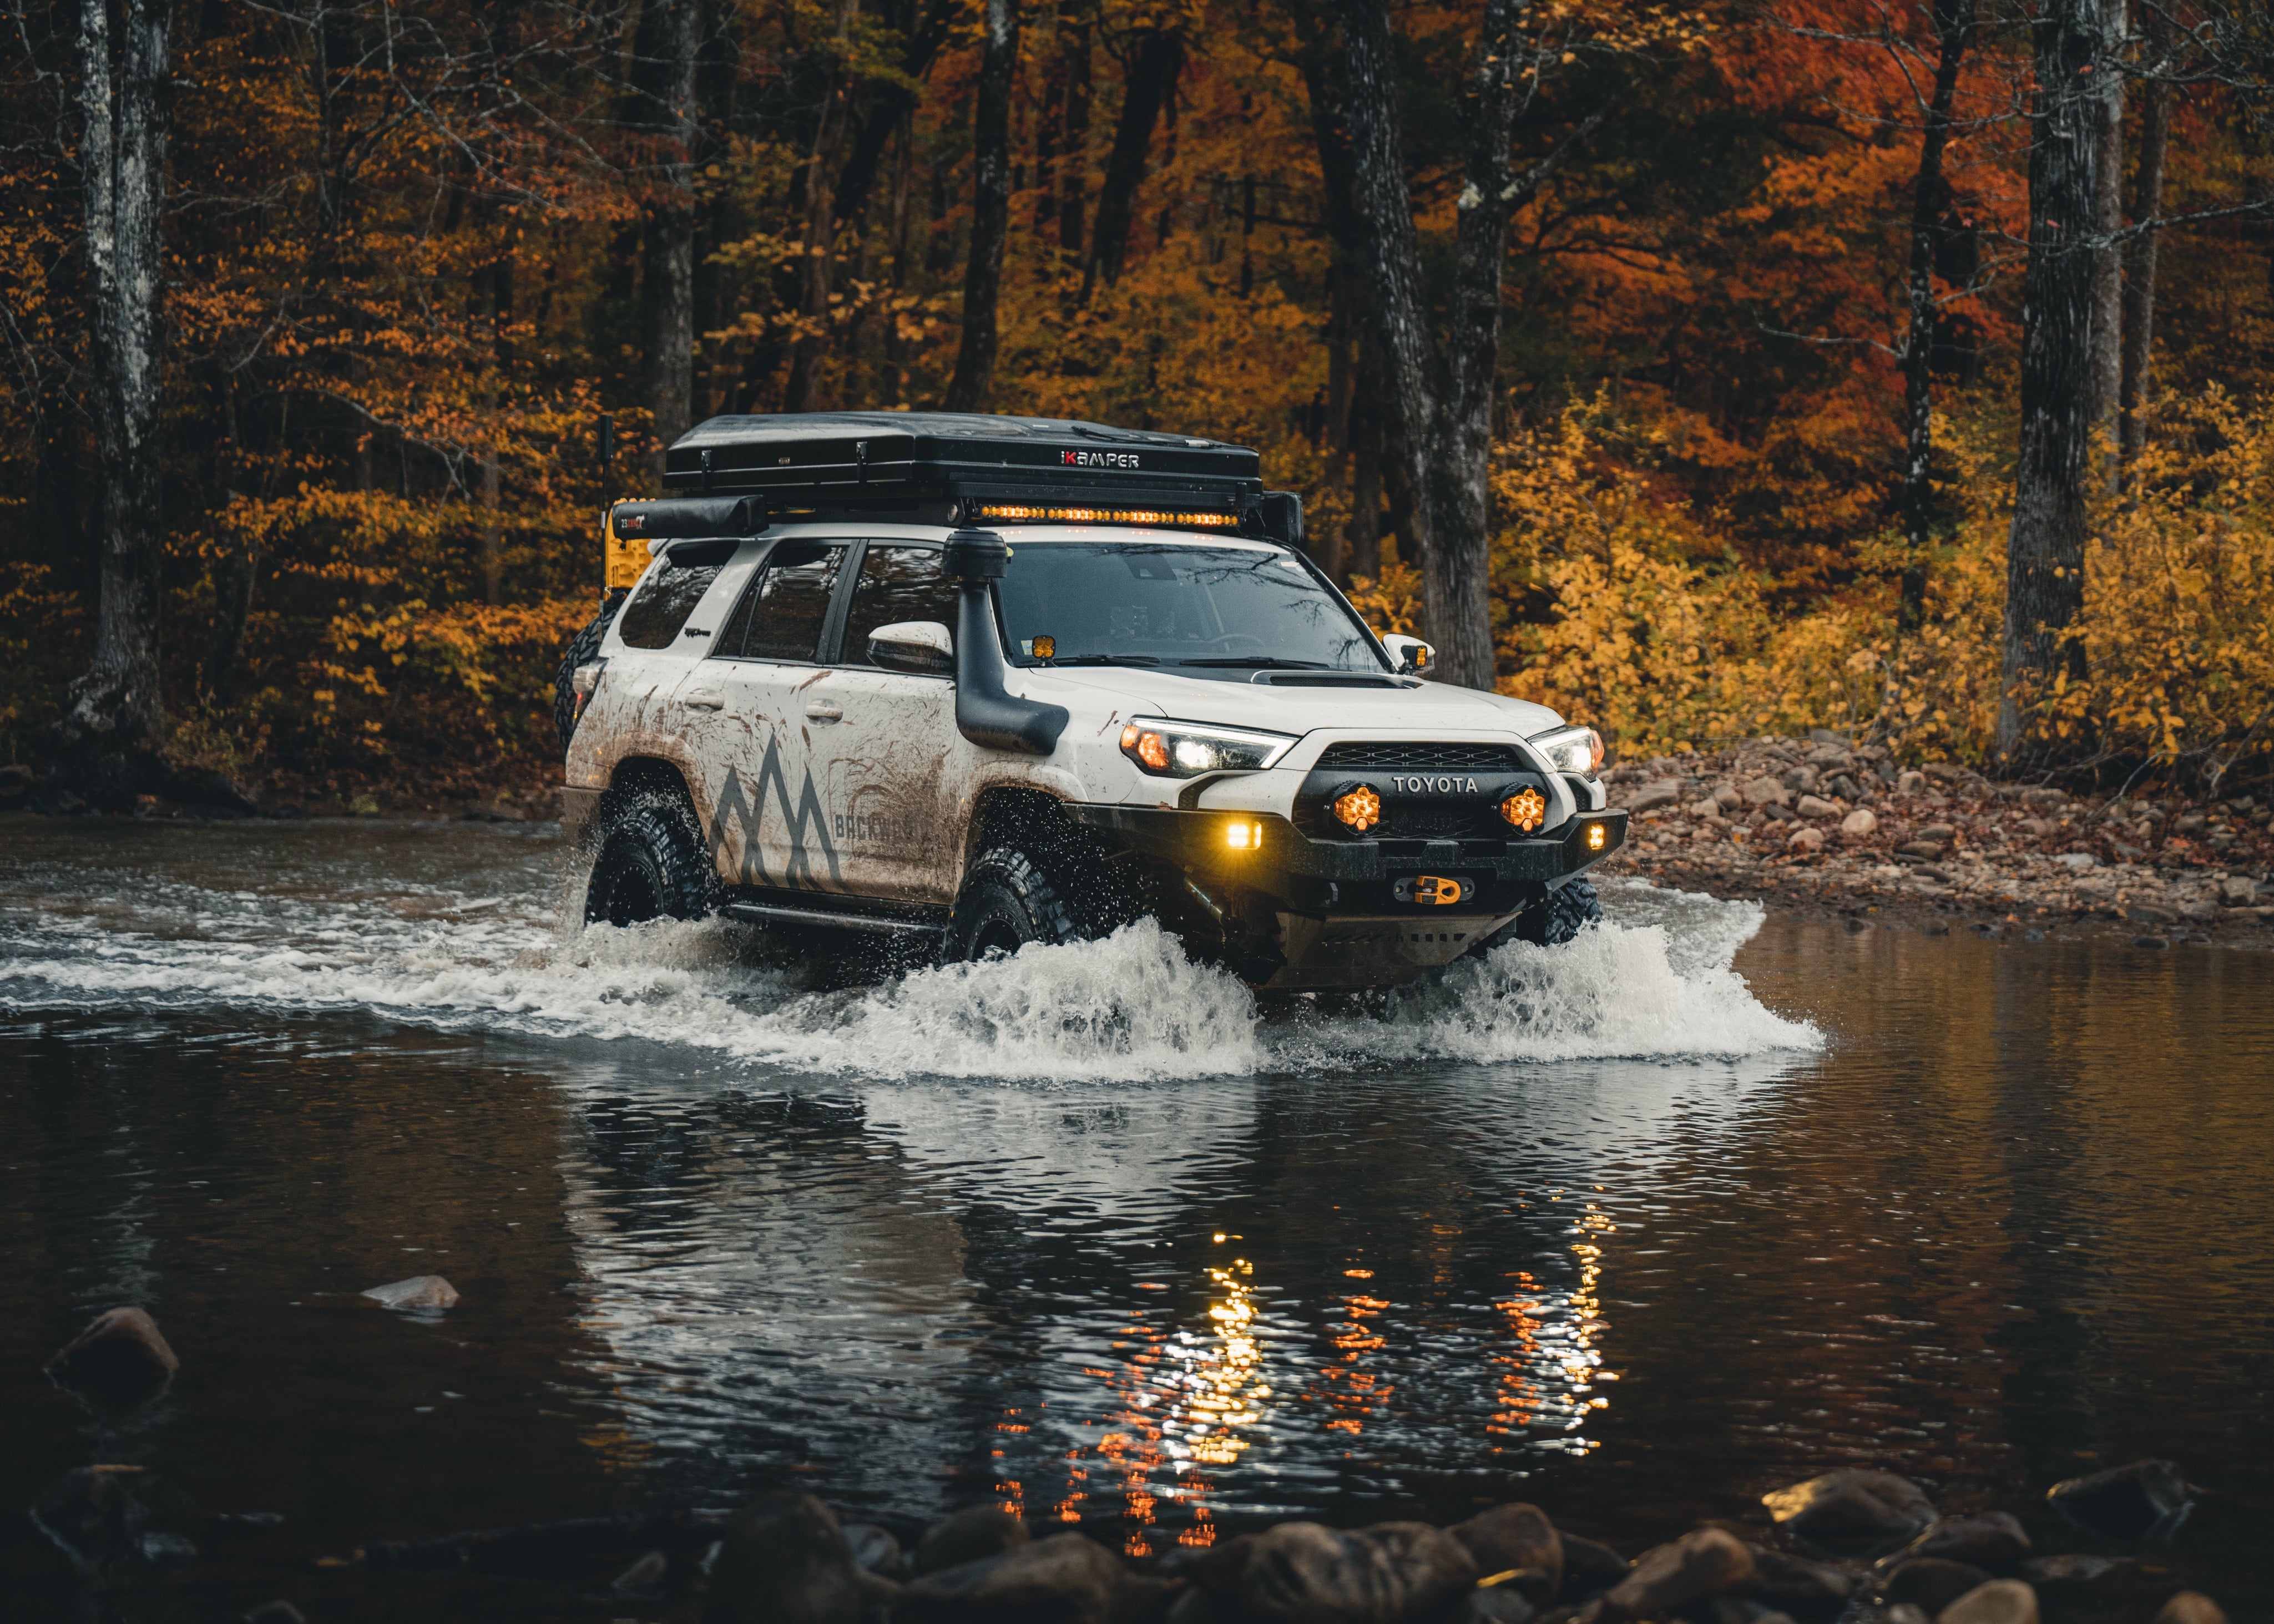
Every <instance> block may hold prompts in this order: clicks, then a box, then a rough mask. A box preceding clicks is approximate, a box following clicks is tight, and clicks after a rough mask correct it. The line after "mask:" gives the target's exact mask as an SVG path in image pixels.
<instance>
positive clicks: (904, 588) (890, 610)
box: [840, 541, 956, 665]
mask: <svg viewBox="0 0 2274 1624" xmlns="http://www.w3.org/2000/svg"><path fill="white" fill-rule="evenodd" d="M955 592H956V588H955V583H953V581H951V580H949V579H948V578H947V577H946V576H945V575H942V574H941V573H940V567H939V550H938V549H937V547H900V546H893V545H890V544H888V543H885V542H878V541H872V542H870V544H869V553H868V556H867V557H865V558H863V559H862V560H861V578H860V579H859V580H857V581H855V583H853V605H852V607H851V608H850V609H849V610H848V611H847V613H846V617H845V643H844V649H845V652H844V653H843V655H842V656H841V657H840V663H842V664H844V665H874V664H875V663H876V662H875V661H873V660H871V659H870V658H869V634H870V632H873V631H875V630H876V629H877V628H878V627H879V626H891V625H892V624H894V623H895V622H896V621H900V620H937V621H938V622H939V623H940V624H941V625H943V626H945V627H946V628H948V629H949V630H950V631H953V630H954V629H955Z"/></svg>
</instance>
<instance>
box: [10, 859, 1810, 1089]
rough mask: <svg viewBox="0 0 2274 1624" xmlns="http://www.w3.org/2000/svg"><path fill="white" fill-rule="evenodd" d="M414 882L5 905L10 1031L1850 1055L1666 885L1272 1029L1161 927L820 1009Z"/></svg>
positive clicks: (787, 970)
mask: <svg viewBox="0 0 2274 1624" xmlns="http://www.w3.org/2000/svg"><path fill="white" fill-rule="evenodd" d="M398 861H399V860H398ZM410 869H411V870H412V871H410V872H405V871H403V868H402V867H401V866H398V867H397V868H394V869H385V868H380V869H374V870H371V871H367V872H366V874H365V876H362V877H363V881H364V883H361V884H347V885H343V884H337V883H331V884H327V883H324V879H323V876H321V873H320V868H312V869H311V871H310V873H308V874H307V875H305V876H274V875H272V876H269V883H265V884H264V883H260V882H259V881H255V882H254V883H249V884H247V883H238V884H237V885H234V886H230V887H227V888H224V887H222V886H221V885H215V884H212V883H206V884H200V883H196V882H195V880H193V879H189V878H185V877H184V876H180V875H173V876H168V875H163V874H148V873H145V874H139V875H138V874H137V873H135V872H134V871H132V870H116V871H109V872H106V873H105V874H104V875H103V876H102V881H103V884H102V885H100V886H94V885H90V884H89V883H88V880H89V876H88V873H87V870H85V869H84V868H81V869H79V870H77V871H76V872H72V871H70V870H68V869H53V870H49V871H46V872H44V873H34V872H30V871H27V872H26V878H25V880H24V881H23V882H22V883H18V884H11V885H9V886H7V887H6V888H5V891H4V892H0V1010H14V1011H28V1010H35V1009H52V1008H54V1007H56V1006H57V1005H58V1004H67V1005H70V1006H72V1007H74V1008H80V1009H86V1008H136V1009H147V1008H151V1007H173V1008H197V1007H208V1006H218V1007H235V1008H246V1009H253V1010H262V1011H277V1012H308V1013H316V1012H326V1011H351V1010H367V1011H379V1012H383V1013H386V1014H388V1015H392V1016H395V1017H397V1018H399V1019H409V1020H413V1021H417V1022H419V1023H422V1024H425V1025H430V1026H435V1027H438V1028H441V1029H446V1030H477V1031H493V1032H503V1033H512V1034H525V1035H531V1036H538V1037H546V1038H571V1039H579V1040H584V1041H601V1042H609V1041H620V1040H625V1039H636V1040H644V1041H651V1042H654V1043H657V1044H661V1045H666V1046H669V1047H673V1048H676V1049H681V1050H685V1051H689V1052H690V1053H691V1054H694V1055H701V1056H708V1057H709V1058H711V1059H712V1060H714V1061H719V1062H723V1063H727V1064H728V1065H729V1066H730V1067H732V1068H735V1069H747V1068H787V1069H794V1070H797V1071H809V1072H821V1073H824V1074H829V1075H840V1076H859V1077H865V1078H870V1079H874V1078H879V1077H885V1078H890V1077H902V1076H922V1075H930V1076H945V1077H960V1078H961V1077H1002V1078H1012V1079H1058V1080H1066V1081H1073V1080H1105V1081H1111V1080H1116V1079H1159V1078H1176V1077H1208V1076H1238V1075H1253V1074H1257V1073H1269V1072H1306V1071H1316V1070H1326V1069H1339V1068H1347V1067H1349V1066H1350V1065H1352V1064H1390V1063H1399V1064H1406V1063H1412V1062H1413V1061H1416V1060H1423V1061H1439V1062H1453V1063H1475V1062H1500V1063H1506V1062H1536V1061H1557V1060H1569V1059H1575V1058H1613V1057H1673V1056H1717V1057H1741V1056H1749V1055H1758V1054H1766V1053H1769V1052H1773V1051H1790V1050H1806V1049H1817V1048H1820V1047H1821V1046H1822V1043H1823V1039H1822V1036H1821V1034H1818V1032H1817V1031H1816V1029H1815V1028H1814V1027H1812V1026H1808V1025H1806V1024H1804V1023H1801V1022H1796V1021H1791V1020H1787V1019H1783V1018H1781V1017H1780V1016H1778V1015H1776V1014H1774V1013H1773V1012H1772V1011H1769V1010H1767V1009H1766V1008H1764V1007H1763V1006H1762V1005H1761V1004H1759V1002H1758V1000H1756V999H1755V998H1754V997H1753V996H1752V994H1751V991H1750V990H1749V989H1747V988H1746V986H1745V984H1744V982H1743V979H1742V978H1740V977H1739V976H1738V975H1737V974H1736V973H1735V971H1734V970H1732V969H1731V967H1730V962H1731V959H1732V958H1733V956H1734V955H1735V953H1736V951H1737V949H1738V948H1739V947H1740V946H1742V945H1743V943H1744V942H1745V941H1746V940H1747V939H1748V938H1750V937H1751V936H1752V934H1753V933H1754V931H1755V930H1757V929H1758V928H1759V925H1760V923H1761V921H1762V918H1763V914H1762V911H1761V910H1760V909H1759V908H1758V906H1752V905H1747V904H1733V903H1725V902H1719V901H1716V900H1714V899H1713V898H1704V897H1690V896H1684V895H1682V894H1680V893H1666V892H1660V891H1652V890H1650V889H1649V888H1648V887H1645V886H1630V887H1624V888H1612V889H1611V891H1610V894H1609V897H1608V903H1609V906H1610V908H1611V911H1612V918H1611V919H1610V920H1609V921H1608V922H1607V923H1605V924H1603V925H1600V926H1598V927H1596V928H1593V929H1590V930H1588V931H1586V932H1585V933H1583V935H1582V936H1580V937H1579V939H1578V940H1577V941H1576V942H1573V943H1570V944H1567V945H1564V946H1562V947H1555V948H1540V947H1533V946H1531V945H1528V944H1521V943H1519V944H1510V945H1508V946H1505V947H1502V948H1500V949H1498V950H1497V951H1495V952H1493V953H1491V954H1489V955H1487V956H1485V957H1482V958H1480V959H1464V960H1462V961H1460V962H1459V963H1457V964H1456V965H1453V966H1449V967H1448V968H1447V969H1446V970H1444V971H1442V972H1441V973H1440V974H1437V975H1435V976H1434V977H1432V978H1431V979H1429V980H1427V981H1423V982H1421V983H1418V984H1416V985H1415V986H1413V987H1410V988H1407V989H1401V990H1399V991H1397V992H1395V993H1392V994H1389V995H1387V996H1378V997H1374V998H1369V999H1364V1000H1359V1001H1355V1002H1353V1003H1351V1004H1345V1005H1343V1006H1341V1007H1337V1006H1334V1005H1331V1004H1328V1005H1314V1004H1309V1003H1307V1002H1305V1001H1298V1002H1297V1003H1296V1004H1294V1005H1293V1006H1291V1007H1287V1006H1274V1007H1262V1008H1259V1005H1258V1004H1257V1001H1256V999H1255V998H1254V996H1253V995H1252V994H1251V993H1250V992H1249V991H1248V989H1246V987H1245V986H1244V985H1242V984H1241V983H1240V982H1239V981H1238V980H1236V979H1235V978H1233V977H1231V976H1230V975H1228V974H1224V973H1223V972H1221V971H1217V970H1214V969H1210V968H1208V967H1205V966H1196V965H1193V964H1192V963H1191V962H1189V961H1188V960H1186V958H1185V957H1184V955H1183V953H1182V952H1181V951H1180V950H1179V949H1178V945H1177V944H1176V942H1175V941H1174V939H1173V938H1171V936H1168V935H1166V934H1165V933H1164V932H1163V931H1162V930H1161V929H1160V928H1159V927H1157V926H1156V925H1154V924H1152V923H1151V922H1149V921H1148V922H1144V923H1141V924H1139V925H1136V926H1133V927H1131V928H1129V929H1124V930H1121V931H1119V932H1117V933H1116V934H1115V935H1114V936H1111V938H1109V939H1107V940H1104V941H1101V942H1091V943H1083V944H1075V945H1072V946H1066V947H1053V948H1045V947H1040V946H1030V947H1028V948H1027V949H1025V950H1024V951H1020V952H1019V953H1017V954H1015V955H1013V956H1011V957H1009V958H1006V959H999V960H997V961H994V962H991V963H988V964H983V965H952V966H943V967H938V968H930V969H922V970H917V971H915V972H913V973H910V974H903V975H900V976H896V977H892V978H888V979H885V980H884V981H879V982H877V983H876V984H874V985H871V986H869V987H865V988H859V989H852V990H817V989H815V988H814V986H813V985H812V982H811V979H810V977H809V974H807V973H806V972H805V970H804V969H803V967H802V966H800V965H799V964H797V963H795V962H792V961H790V960H787V959H784V958H782V957H780V956H779V955H776V956H774V957H772V958H771V959H770V958H769V957H768V956H767V955H766V954H764V952H763V951H757V952H754V951H753V937H752V933H751V932H750V931H749V929H747V928H745V927H742V926H737V925H731V924H727V923H725V922H723V921H704V922H700V923H692V924H689V923H680V922H675V921H660V922H657V923H653V924H647V925H637V926H631V927H628V928H625V929H612V928H609V927H606V926H602V927H596V928H592V929H577V928H576V926H575V925H574V924H573V922H569V921H574V919H575V917H576V908H575V906H574V900H573V898H569V899H568V900H567V901H566V902H565V903H564V900H563V899H564V898H565V897H566V892H564V891H562V890H561V882H560V878H559V876H558V872H557V870H554V869H553V868H552V867H551V865H550V864H549V863H540V862H538V861H533V860H527V859H525V860H523V862H522V864H521V866H520V868H519V870H518V871H516V870H515V869H513V868H506V869H504V870H502V871H501V870H500V869H499V868H479V869H476V870H474V871H471V872H469V873H465V874H458V875H450V876H436V875H434V874H433V873H431V872H429V873H418V872H416V871H415V870H416V865H410ZM452 882H455V883H452ZM121 890H123V891H124V892H125V893H126V894H124V895H121V894H120V891H121ZM27 904H28V905H29V906H26V905H27Z"/></svg>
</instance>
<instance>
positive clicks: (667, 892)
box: [584, 793, 719, 926]
mask: <svg viewBox="0 0 2274 1624" xmlns="http://www.w3.org/2000/svg"><path fill="white" fill-rule="evenodd" d="M718 907H719V872H718V870H717V868H714V867H713V866H712V861H711V853H709V852H708V851H707V850H706V849H704V844H703V831H702V829H701V827H700V826H699V825H697V823H696V821H695V809H694V808H692V807H689V805H688V804H687V802H686V801H685V800H684V799H683V798H680V797H673V796H666V795H664V794H661V793H642V794H640V795H639V797H638V798H637V799H636V800H631V801H626V802H625V803H624V804H622V805H621V806H619V807H617V808H614V809H613V810H612V811H611V812H609V813H608V814H607V815H606V820H605V822H604V823H603V824H602V826H601V832H600V846H599V855H598V856H597V857H595V858H594V859H593V861H592V877H591V880H590V881H588V882H587V883H586V884H585V887H584V922H585V923H586V924H588V925H618V926H621V925H637V924H644V923H645V922H646V921H649V920H651V919H702V918H704V917H706V916H707V915H709V914H714V913H716V912H717V911H718Z"/></svg>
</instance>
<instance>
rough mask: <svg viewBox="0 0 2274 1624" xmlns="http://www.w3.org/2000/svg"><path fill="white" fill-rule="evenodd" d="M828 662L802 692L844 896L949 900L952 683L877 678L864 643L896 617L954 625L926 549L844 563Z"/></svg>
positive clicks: (950, 603) (905, 547)
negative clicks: (842, 594)
mask: <svg viewBox="0 0 2274 1624" xmlns="http://www.w3.org/2000/svg"><path fill="white" fill-rule="evenodd" d="M852 568H853V572H854V573H853V578H852V583H851V590H850V592H849V595H848V597H847V603H846V608H845V613H844V616H843V626H842V630H841V632H840V635H839V639H838V643H837V658H835V659H834V660H833V661H832V664H831V665H830V668H829V670H828V671H827V672H826V673H825V674H824V675H823V676H822V677H821V678H820V680H817V681H816V682H815V683H814V684H813V685H812V687H811V688H809V689H807V690H806V695H807V703H808V704H809V705H810V706H811V707H812V711H813V713H814V714H816V715H817V716H819V717H823V718H826V719H825V720H821V721H817V723H816V729H815V733H814V735H813V739H814V747H813V748H814V776H815V778H817V779H818V780H819V781H820V782H821V784H822V785H823V786H824V790H823V798H824V801H825V804H826V805H827V807H828V808H829V820H830V832H831V838H832V839H833V840H834V842H835V844H836V849H837V854H838V861H839V863H840V868H841V872H842V873H843V875H844V877H845V886H846V889H847V890H848V891H854V892H856V893H858V894H859V895H862V896H864V897H890V898H897V899H900V900H906V901H924V902H951V901H953V900H954V898H955V887H956V883H957V880H958V878H959V876H958V875H957V874H956V872H955V860H956V853H957V850H958V845H959V843H958V841H957V839H956V838H955V833H956V830H955V824H956V822H957V819H958V817H959V816H960V810H961V808H960V806H958V805H957V804H955V799H956V798H955V795H954V793H953V791H952V789H951V788H950V786H951V785H952V784H953V783H960V781H961V780H962V777H963V775H962V774H960V773H959V772H955V771H951V758H952V757H953V756H955V755H956V754H957V753H959V752H962V751H965V750H968V749H969V748H970V747H969V746H968V745H967V744H966V743H965V742H964V740H963V736H962V735H961V734H960V733H957V732H956V730H955V680H954V679H953V677H947V676H918V675H915V674H913V673H907V672H899V671H885V670H883V669H881V668H880V667H878V666H877V664H876V662H875V661H873V660H871V659H870V658H869V634H870V632H872V631H874V630H876V629H877V628H878V627H880V626H890V625H893V624H895V623H897V622H900V621H904V620H935V621H938V622H941V623H943V624H945V626H946V627H947V628H949V630H950V631H951V633H952V632H953V629H954V627H955V598H956V589H955V586H954V583H952V582H950V581H949V580H948V579H947V578H946V577H945V575H942V574H941V573H940V561H939V549H938V547H937V545H934V544H930V543H915V542H900V541H871V542H869V543H867V544H865V545H864V546H863V547H862V553H861V556H860V558H859V559H858V560H857V561H855V563H854V564H853V566H852Z"/></svg>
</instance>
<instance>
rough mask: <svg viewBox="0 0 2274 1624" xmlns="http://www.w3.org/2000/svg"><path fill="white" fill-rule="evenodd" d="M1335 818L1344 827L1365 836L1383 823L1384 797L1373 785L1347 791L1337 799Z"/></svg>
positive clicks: (1362, 785)
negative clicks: (1376, 825) (1378, 824)
mask: <svg viewBox="0 0 2274 1624" xmlns="http://www.w3.org/2000/svg"><path fill="white" fill-rule="evenodd" d="M1335 817H1336V819H1337V821H1338V822H1340V823H1342V824H1343V826H1344V827H1345V828H1347V829H1354V830H1356V831H1358V832H1359V833H1360V834H1364V833H1365V832H1366V831H1367V830H1369V829H1371V828H1373V827H1374V825H1375V824H1376V823H1380V822H1382V797H1381V796H1380V795H1378V794H1376V793H1374V786H1373V785H1371V784H1361V785H1359V786H1357V787H1356V788H1354V789H1346V790H1344V792H1343V793H1341V794H1339V795H1337V796H1336V797H1335Z"/></svg>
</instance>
